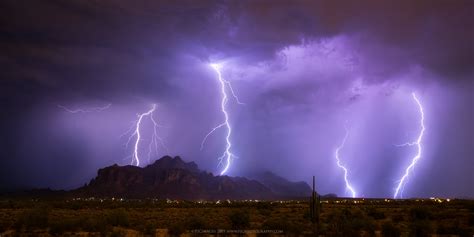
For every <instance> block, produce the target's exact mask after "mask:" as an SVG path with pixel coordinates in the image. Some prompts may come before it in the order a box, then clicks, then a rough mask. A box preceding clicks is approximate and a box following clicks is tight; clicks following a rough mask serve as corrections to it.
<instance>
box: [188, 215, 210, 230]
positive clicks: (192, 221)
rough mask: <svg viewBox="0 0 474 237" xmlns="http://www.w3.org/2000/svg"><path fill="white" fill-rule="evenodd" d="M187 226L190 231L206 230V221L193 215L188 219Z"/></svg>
mask: <svg viewBox="0 0 474 237" xmlns="http://www.w3.org/2000/svg"><path fill="white" fill-rule="evenodd" d="M185 226H186V228H187V229H188V230H199V229H206V227H207V225H206V221H205V220H204V219H203V218H202V217H201V216H197V215H192V216H190V217H188V218H187V219H186V223H185Z"/></svg>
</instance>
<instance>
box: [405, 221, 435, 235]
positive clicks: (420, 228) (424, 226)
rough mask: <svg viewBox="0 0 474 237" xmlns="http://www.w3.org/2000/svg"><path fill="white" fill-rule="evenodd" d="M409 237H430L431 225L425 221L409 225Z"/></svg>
mask: <svg viewBox="0 0 474 237" xmlns="http://www.w3.org/2000/svg"><path fill="white" fill-rule="evenodd" d="M409 229H410V236H416V237H424V236H431V232H432V228H431V224H430V222H429V221H427V220H416V221H413V222H412V223H410V226H409Z"/></svg>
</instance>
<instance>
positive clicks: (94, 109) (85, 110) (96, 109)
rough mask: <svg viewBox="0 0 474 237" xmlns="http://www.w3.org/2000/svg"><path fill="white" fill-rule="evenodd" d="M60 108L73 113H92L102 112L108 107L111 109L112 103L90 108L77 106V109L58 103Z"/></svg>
mask: <svg viewBox="0 0 474 237" xmlns="http://www.w3.org/2000/svg"><path fill="white" fill-rule="evenodd" d="M57 106H58V108H61V109H63V110H64V111H66V112H68V113H71V114H76V113H92V112H102V111H104V110H106V109H109V108H110V106H112V104H106V105H104V106H102V107H90V108H77V109H70V108H68V107H66V106H63V105H57Z"/></svg>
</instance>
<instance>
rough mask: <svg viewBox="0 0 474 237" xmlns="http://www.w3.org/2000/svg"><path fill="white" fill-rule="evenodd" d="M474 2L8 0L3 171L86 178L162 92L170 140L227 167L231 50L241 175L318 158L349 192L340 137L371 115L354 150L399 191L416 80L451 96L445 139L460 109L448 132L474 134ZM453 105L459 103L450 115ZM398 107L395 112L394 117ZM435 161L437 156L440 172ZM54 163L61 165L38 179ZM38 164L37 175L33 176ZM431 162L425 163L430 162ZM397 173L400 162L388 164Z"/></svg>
mask: <svg viewBox="0 0 474 237" xmlns="http://www.w3.org/2000/svg"><path fill="white" fill-rule="evenodd" d="M473 4H474V2H472V1H468V0H466V1H447V0H435V1H428V0H422V1H415V2H414V1H376V0H364V1H352V2H348V1H338V0H337V1H283V0H277V1H272V2H271V4H270V3H268V2H266V1H178V2H177V1H145V0H139V1H133V2H131V1H109V0H107V1H80V0H72V1H63V0H46V1H41V2H40V1H13V0H6V1H2V2H1V3H0V9H1V10H0V13H1V14H0V50H1V51H2V54H1V55H0V65H1V81H0V105H1V106H2V111H3V112H2V113H1V115H0V120H1V124H0V129H1V132H2V136H0V144H1V145H0V146H1V148H2V149H0V156H1V161H0V162H1V163H0V165H1V166H2V170H4V171H8V172H9V173H7V172H0V173H1V174H0V178H1V183H2V186H5V187H6V186H22V185H23V186H35V185H36V186H47V185H48V184H50V185H52V186H55V187H71V186H74V185H79V184H82V182H83V181H84V180H87V178H89V177H90V176H91V175H92V174H93V173H94V170H95V169H96V168H98V167H101V166H104V165H108V164H110V163H113V162H117V163H120V162H122V163H123V160H122V158H123V157H125V156H126V154H125V153H127V152H128V151H126V150H124V149H123V147H122V146H121V145H122V143H123V140H120V139H117V137H118V136H119V135H120V133H121V132H123V130H124V129H126V127H127V126H128V121H129V120H133V118H134V115H135V114H136V113H138V112H140V111H142V110H143V109H146V108H148V107H146V106H148V105H149V104H150V103H158V104H160V106H161V107H160V111H162V112H161V113H160V118H162V119H163V122H164V123H167V128H166V129H164V131H163V133H165V135H166V136H167V137H166V138H167V141H168V142H169V143H170V144H171V148H170V150H171V151H172V152H173V153H177V155H183V157H184V158H187V159H193V160H196V161H197V163H198V164H199V165H201V166H202V167H203V168H206V169H208V170H212V171H215V163H216V161H215V156H217V155H216V154H219V153H220V152H221V148H222V145H223V144H222V141H221V140H220V139H219V137H220V136H221V135H222V134H216V135H214V136H215V137H213V138H211V140H210V141H209V144H208V146H209V147H208V148H207V149H205V150H204V151H199V144H200V141H201V138H202V136H203V135H204V134H206V132H207V131H208V129H209V128H212V126H214V125H216V124H218V123H219V122H220V116H221V114H220V113H219V111H218V108H219V95H218V94H217V93H216V84H215V81H214V77H215V75H214V72H213V71H212V70H210V69H209V68H208V67H207V66H206V64H207V63H209V62H211V61H212V62H213V61H218V62H224V63H227V65H229V66H228V67H226V68H225V72H224V76H225V77H226V78H229V79H230V80H232V83H233V85H234V87H235V89H236V91H237V92H238V94H239V96H240V97H241V100H243V101H244V102H245V103H246V104H247V105H245V106H238V105H236V104H235V103H234V102H232V101H231V102H230V104H229V106H230V108H231V109H232V116H231V119H232V121H233V122H234V126H235V127H236V129H235V131H238V132H236V134H235V135H234V140H235V148H236V150H235V152H236V153H239V156H240V157H241V158H240V159H239V160H238V162H236V164H235V169H234V170H233V171H232V172H233V173H231V174H233V175H241V174H245V173H246V170H249V172H250V170H251V169H252V168H255V167H262V169H264V168H266V169H271V170H275V171H278V172H280V173H282V174H284V175H285V176H287V177H290V178H293V179H306V178H307V177H309V176H310V175H311V174H314V173H318V174H319V175H320V177H330V178H327V182H325V183H320V184H318V185H319V186H321V188H322V190H323V191H325V192H338V193H339V194H343V193H344V190H343V189H341V190H333V189H332V188H331V187H343V186H341V183H340V179H339V178H340V177H338V176H337V174H338V172H339V171H338V170H337V168H335V167H334V166H333V165H334V164H333V163H332V160H331V156H332V150H331V149H332V148H333V147H334V144H337V143H338V141H339V139H340V138H341V132H343V131H342V130H341V129H342V127H343V124H344V123H345V121H346V120H350V121H352V122H351V124H353V126H355V127H357V126H360V127H362V128H363V129H362V128H359V130H357V129H356V130H355V131H358V132H357V134H354V135H353V136H354V139H356V138H357V141H359V143H356V142H354V144H353V145H352V146H350V147H348V148H347V150H348V153H347V154H346V155H347V156H348V157H350V155H351V154H353V155H354V156H356V157H357V158H353V159H357V160H358V161H360V162H359V163H364V162H365V163H364V164H357V162H356V163H355V164H353V165H354V166H355V167H354V170H355V171H354V172H356V174H357V175H358V176H360V177H358V179H356V180H359V181H355V182H356V185H357V186H359V187H360V189H363V186H365V187H367V186H371V187H372V188H371V189H370V190H369V188H367V189H366V190H364V192H365V193H366V194H367V195H371V196H387V195H390V194H389V193H390V191H391V190H390V187H391V186H392V185H391V184H390V185H389V186H387V183H390V182H394V179H395V177H397V174H399V171H400V170H401V169H402V168H403V167H402V166H403V165H401V164H402V163H403V162H405V161H399V160H398V159H400V157H405V156H407V154H410V153H409V152H408V151H407V153H403V152H404V151H399V150H396V149H393V147H392V146H391V145H388V146H387V144H393V143H394V141H393V140H397V139H398V140H402V139H403V138H404V139H407V137H409V136H407V135H406V134H405V135H404V134H401V133H400V131H401V130H404V129H407V130H410V131H411V130H415V131H416V129H417V127H416V126H414V125H413V123H412V121H410V120H407V119H406V118H405V116H398V115H401V114H403V115H405V113H406V114H413V113H414V112H416V111H412V110H411V109H410V108H411V107H410V106H411V105H412V104H410V103H411V101H410V100H407V99H406V95H407V94H408V95H409V93H411V91H417V92H418V93H420V94H421V95H423V98H425V99H426V101H425V103H426V106H427V107H428V108H437V110H436V109H432V110H436V113H435V112H432V114H431V116H432V117H435V118H437V119H433V121H431V122H432V123H433V124H435V125H433V126H436V128H437V129H436V130H435V129H433V127H431V130H430V131H433V130H434V131H433V132H432V133H433V134H431V135H430V139H431V142H432V144H438V143H441V142H442V141H443V137H442V135H440V133H442V132H441V131H449V127H450V125H451V124H452V123H456V132H449V133H448V135H447V136H448V137H449V139H455V140H462V141H467V140H469V138H472V135H470V133H469V131H471V132H472V129H473V128H472V125H470V124H469V123H468V122H466V121H470V120H469V119H467V120H465V119H461V117H462V118H472V114H473V112H472V95H470V94H471V91H472V88H473V87H474V85H473V84H472V77H473V75H474V73H473V68H474V65H473V64H474V58H473V57H474V49H473V48H474V47H473V43H472V42H474V31H473V29H474V26H473V22H474V21H472V18H473V9H474V5H473ZM466 88H467V89H466ZM455 92H458V93H459V94H460V95H459V96H457V95H456V93H455ZM435 95H440V97H439V98H444V99H439V98H438V97H436V96H435ZM404 96H405V97H404ZM408 98H409V97H408ZM428 99H429V101H428ZM444 101H446V102H444ZM107 103H111V104H112V107H111V109H110V111H106V112H103V113H100V114H88V115H79V116H75V117H71V116H65V114H64V112H63V111H61V110H58V107H57V104H63V105H71V106H78V105H84V104H94V105H95V104H102V105H103V104H107ZM438 103H439V104H443V105H442V106H437V104H438ZM454 108H456V109H454ZM379 111H385V113H384V114H379V113H378V112H379ZM400 111H401V112H400ZM428 111H430V109H428ZM466 111H467V112H466ZM448 112H449V113H452V114H453V116H458V117H460V118H459V119H454V118H447V117H446V116H444V115H443V116H439V115H438V113H444V114H447V113H448ZM400 113H401V114H400ZM388 115H392V116H388ZM369 118H370V119H369ZM391 118H393V121H396V122H393V123H392V122H387V121H392V119H391ZM413 118H415V119H416V116H415V117H413ZM471 120H472V119H471ZM367 121H370V122H367ZM58 124H60V125H61V126H62V127H57V125H58ZM459 127H466V128H467V129H464V130H462V129H460V128H459ZM97 131H101V132H102V133H103V135H102V134H97ZM183 134H185V135H184V136H183ZM410 134H411V133H410ZM43 135H44V136H45V137H51V139H50V140H47V139H46V140H44V139H43V137H44V136H43ZM411 135H412V134H411ZM470 136H471V137H470ZM71 137H72V138H71ZM446 139H448V138H446ZM428 140H429V139H428ZM471 140H472V139H471ZM91 141H94V142H91ZM370 142H376V143H377V144H378V145H377V146H376V147H375V148H374V146H371V145H370ZM33 144H34V145H33ZM96 144H102V145H101V146H96ZM349 144H351V143H349ZM463 144H464V143H463ZM58 145H59V146H60V147H61V149H59V148H58ZM466 146H467V145H466ZM239 147H240V148H239ZM428 147H429V146H428ZM436 149H440V148H439V147H437V148H436ZM436 149H435V148H432V149H431V151H434V150H436ZM450 152H452V153H453V154H456V157H458V158H456V159H457V160H456V161H454V162H452V163H450V164H463V162H464V163H466V162H467V163H468V164H472V161H469V160H468V158H469V157H472V155H473V154H474V151H473V150H472V149H469V148H464V149H458V148H456V145H455V144H452V143H449V146H447V147H446V149H442V150H439V151H437V152H432V153H429V152H428V154H432V155H431V156H432V158H431V159H430V160H431V161H432V160H443V159H442V157H441V156H442V155H437V154H443V156H444V155H447V154H449V153H450ZM388 153H389V154H388ZM72 154H74V155H72ZM386 154H388V155H386ZM172 155H176V154H172ZM32 157H34V158H32ZM58 159H60V160H61V162H57V160H58ZM443 162H449V161H446V160H445V161H443ZM469 162H470V163H469ZM370 163H373V164H372V165H371V164H370ZM433 164H435V163H430V164H429V165H431V166H429V165H426V166H428V167H434V168H433V169H432V170H436V171H439V168H436V167H438V166H439V164H436V165H433ZM364 166H365V168H371V169H375V168H374V167H378V172H375V171H373V172H367V170H365V169H364ZM398 166H400V167H398ZM452 166H453V168H450V170H449V171H445V175H446V176H447V177H448V178H449V177H452V179H449V180H455V179H456V180H462V181H467V182H472V176H469V172H467V171H462V172H458V173H456V172H455V169H456V167H457V165H456V167H454V166H455V165H452ZM48 167H53V170H54V172H52V173H51V175H50V176H49V177H47V178H44V179H43V180H38V179H39V178H38V177H40V176H41V175H40V174H42V173H43V172H46V171H48V170H49V169H48ZM74 167H82V168H81V171H75V173H70V175H71V176H68V177H70V179H66V178H65V179H63V180H62V181H55V180H54V177H59V176H61V177H63V176H65V174H67V173H68V171H71V170H74ZM393 167H396V168H393ZM36 169H37V170H36ZM25 170H26V171H27V172H26V173H30V174H31V175H22V174H23V173H25V172H24V171H25ZM33 170H35V171H34V172H33ZM294 170H301V172H294ZM432 170H431V171H430V169H429V168H426V169H424V170H423V171H422V172H420V173H422V174H425V175H426V176H424V177H428V176H429V174H430V172H433V171H432ZM71 172H72V171H71ZM459 173H460V174H459ZM369 174H370V175H369ZM384 174H390V177H388V176H384V177H385V178H381V177H382V176H383V175H384ZM420 176H421V175H420ZM83 177H85V178H83ZM417 178H418V177H417ZM12 179H15V181H12ZM420 179H421V178H420ZM318 180H323V179H318ZM374 180H381V181H380V182H376V181H374ZM425 181H426V180H425ZM320 182H322V181H320ZM426 182H428V181H426ZM447 185H448V186H449V184H447ZM427 187H429V188H427V189H424V190H422V191H419V192H418V193H417V192H415V191H412V192H413V193H414V194H413V195H428V193H429V191H427V190H433V192H436V189H435V188H434V186H433V185H427ZM441 190H444V191H440V193H441V194H443V195H451V194H456V195H461V194H466V195H474V194H472V193H469V192H468V191H467V190H466V187H465V186H459V188H457V189H456V188H452V189H451V188H441Z"/></svg>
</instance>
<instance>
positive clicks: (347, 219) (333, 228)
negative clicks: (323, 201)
mask: <svg viewBox="0 0 474 237" xmlns="http://www.w3.org/2000/svg"><path fill="white" fill-rule="evenodd" d="M328 223H329V224H328V225H327V226H326V232H327V234H328V236H360V235H361V232H362V231H365V232H366V233H367V235H369V236H373V235H374V234H375V225H374V223H373V222H372V221H371V220H370V219H368V218H366V217H365V216H363V215H362V214H361V213H360V212H355V213H354V214H353V213H351V211H350V210H348V209H343V210H341V211H334V212H333V213H330V214H329V215H328Z"/></svg>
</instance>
